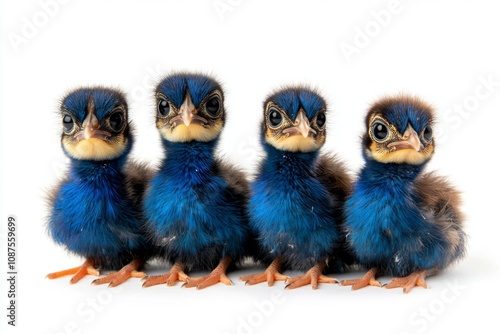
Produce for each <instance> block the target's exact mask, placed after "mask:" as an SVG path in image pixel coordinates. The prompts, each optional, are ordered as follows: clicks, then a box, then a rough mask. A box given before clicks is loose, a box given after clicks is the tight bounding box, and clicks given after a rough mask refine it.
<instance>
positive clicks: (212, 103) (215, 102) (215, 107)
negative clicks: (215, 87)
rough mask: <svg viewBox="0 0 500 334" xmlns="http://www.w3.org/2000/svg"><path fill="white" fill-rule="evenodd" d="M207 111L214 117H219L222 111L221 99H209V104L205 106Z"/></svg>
mask: <svg viewBox="0 0 500 334" xmlns="http://www.w3.org/2000/svg"><path fill="white" fill-rule="evenodd" d="M205 110H206V111H207V113H208V114H209V115H210V116H212V117H215V116H217V115H219V112H220V110H221V108H220V99H219V97H218V96H214V97H211V98H210V99H208V101H207V103H206V104H205Z"/></svg>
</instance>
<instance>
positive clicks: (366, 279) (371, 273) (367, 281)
mask: <svg viewBox="0 0 500 334" xmlns="http://www.w3.org/2000/svg"><path fill="white" fill-rule="evenodd" d="M376 277H377V268H372V269H370V270H368V272H367V273H366V274H365V275H364V276H363V277H361V278H357V279H348V280H344V281H342V282H340V284H341V285H344V286H345V285H352V290H358V289H361V288H364V287H367V286H370V285H371V286H378V287H379V288H380V287H381V286H382V284H380V282H379V281H377V280H376Z"/></svg>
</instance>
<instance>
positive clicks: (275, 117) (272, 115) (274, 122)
mask: <svg viewBox="0 0 500 334" xmlns="http://www.w3.org/2000/svg"><path fill="white" fill-rule="evenodd" d="M268 119H269V124H271V127H273V128H276V127H278V126H279V125H280V124H281V123H282V122H283V116H282V115H281V113H280V112H279V111H278V110H276V109H274V108H272V109H271V110H270V111H269V116H268Z"/></svg>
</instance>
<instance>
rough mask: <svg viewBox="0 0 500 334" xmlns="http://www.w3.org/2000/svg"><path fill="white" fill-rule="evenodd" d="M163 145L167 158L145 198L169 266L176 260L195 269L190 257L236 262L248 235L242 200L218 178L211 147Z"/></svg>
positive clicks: (185, 144) (146, 207)
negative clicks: (226, 259)
mask: <svg viewBox="0 0 500 334" xmlns="http://www.w3.org/2000/svg"><path fill="white" fill-rule="evenodd" d="M164 145H165V147H166V151H167V158H166V160H165V161H164V162H163V164H162V166H161V168H160V170H159V172H158V173H157V175H156V176H155V178H154V179H153V180H152V182H151V185H150V187H149V189H148V191H147V194H146V197H145V215H146V217H147V220H148V225H149V229H150V230H151V232H152V235H153V239H154V240H155V243H156V244H157V245H158V246H161V247H163V248H165V249H166V254H167V257H169V258H170V259H172V260H173V261H176V260H179V259H181V261H183V262H185V264H186V262H187V263H188V264H189V263H191V265H192V266H197V265H198V263H194V262H196V261H194V259H195V258H199V259H201V258H203V257H204V256H209V254H211V255H213V256H224V255H229V256H231V257H232V258H233V259H235V258H239V257H241V255H242V253H243V250H244V246H245V245H244V243H245V241H246V237H247V232H248V226H247V223H246V215H245V208H244V200H243V199H242V198H241V197H238V195H237V194H235V193H233V191H232V190H231V189H230V188H229V187H228V184H227V182H226V181H225V179H224V178H223V176H222V175H219V172H218V169H217V168H216V162H215V161H214V158H213V150H214V145H215V143H214V142H208V143H202V142H195V141H192V142H187V143H169V142H167V141H164ZM215 254H216V255H215ZM218 260H220V258H219V259H217V261H218ZM201 262H204V263H208V262H209V261H208V260H207V261H201Z"/></svg>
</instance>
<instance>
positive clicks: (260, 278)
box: [240, 258, 290, 286]
mask: <svg viewBox="0 0 500 334" xmlns="http://www.w3.org/2000/svg"><path fill="white" fill-rule="evenodd" d="M280 267H281V260H280V258H276V259H274V261H273V262H272V263H271V264H270V265H269V267H267V269H266V271H264V272H263V273H260V274H252V275H246V276H241V277H240V281H244V282H245V284H246V285H254V284H259V283H262V282H266V281H267V285H268V286H273V284H274V282H276V281H286V280H287V279H289V278H290V277H288V276H285V275H282V274H280V272H279V268H280Z"/></svg>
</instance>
